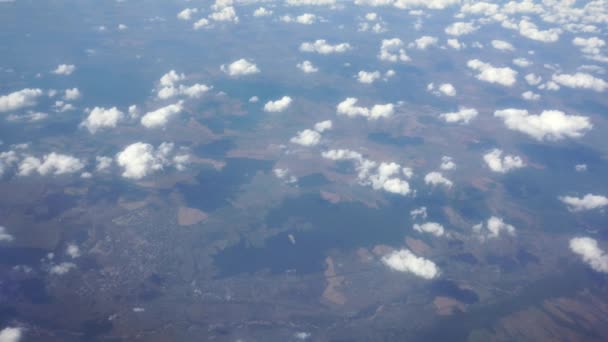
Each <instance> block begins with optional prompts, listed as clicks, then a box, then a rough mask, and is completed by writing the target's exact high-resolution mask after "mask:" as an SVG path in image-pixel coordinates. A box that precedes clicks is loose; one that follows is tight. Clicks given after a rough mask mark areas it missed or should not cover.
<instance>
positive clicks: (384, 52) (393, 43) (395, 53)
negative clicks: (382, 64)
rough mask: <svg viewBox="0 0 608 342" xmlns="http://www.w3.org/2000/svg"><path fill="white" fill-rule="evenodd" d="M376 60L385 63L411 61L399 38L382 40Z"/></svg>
mask: <svg viewBox="0 0 608 342" xmlns="http://www.w3.org/2000/svg"><path fill="white" fill-rule="evenodd" d="M378 58H379V59H380V60H382V61H387V62H398V61H401V62H408V61H410V60H411V59H410V57H409V56H408V55H407V53H406V52H405V49H404V48H403V41H402V40H401V39H399V38H392V39H383V40H382V43H381V45H380V52H379V53H378Z"/></svg>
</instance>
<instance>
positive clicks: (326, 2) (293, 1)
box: [286, 0, 336, 6]
mask: <svg viewBox="0 0 608 342" xmlns="http://www.w3.org/2000/svg"><path fill="white" fill-rule="evenodd" d="M286 2H287V5H289V6H333V5H335V4H336V0H287V1H286Z"/></svg>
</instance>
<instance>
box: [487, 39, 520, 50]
mask: <svg viewBox="0 0 608 342" xmlns="http://www.w3.org/2000/svg"><path fill="white" fill-rule="evenodd" d="M492 47H493V48H495V49H496V50H501V51H513V50H515V48H514V47H513V45H511V43H509V42H505V41H504V40H498V39H495V40H492Z"/></svg>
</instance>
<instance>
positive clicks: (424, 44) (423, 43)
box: [410, 36, 438, 50]
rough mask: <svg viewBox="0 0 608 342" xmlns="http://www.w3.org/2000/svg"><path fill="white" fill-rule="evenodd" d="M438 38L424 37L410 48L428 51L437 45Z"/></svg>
mask: <svg viewBox="0 0 608 342" xmlns="http://www.w3.org/2000/svg"><path fill="white" fill-rule="evenodd" d="M437 41H438V39H437V37H431V36H422V37H420V38H418V39H416V40H415V41H414V43H412V44H411V46H410V47H415V48H416V49H418V50H426V49H427V48H428V47H429V46H433V45H437Z"/></svg>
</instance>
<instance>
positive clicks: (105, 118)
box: [80, 107, 125, 134]
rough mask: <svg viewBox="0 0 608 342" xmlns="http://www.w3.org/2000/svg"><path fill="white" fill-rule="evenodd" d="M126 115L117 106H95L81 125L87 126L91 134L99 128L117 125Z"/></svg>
mask: <svg viewBox="0 0 608 342" xmlns="http://www.w3.org/2000/svg"><path fill="white" fill-rule="evenodd" d="M124 117H125V115H124V113H123V112H121V111H120V110H118V108H116V107H112V108H103V107H95V108H93V109H92V110H91V111H90V112H89V116H87V118H86V119H85V120H84V121H83V122H82V123H81V124H80V125H81V126H82V127H86V129H88V130H89V132H90V133H91V134H95V133H97V131H99V130H102V129H106V128H114V127H116V125H117V124H118V123H119V122H120V121H122V120H123V119H124Z"/></svg>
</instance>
